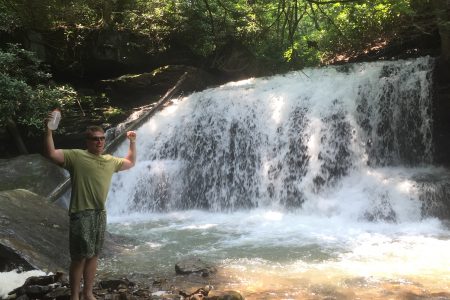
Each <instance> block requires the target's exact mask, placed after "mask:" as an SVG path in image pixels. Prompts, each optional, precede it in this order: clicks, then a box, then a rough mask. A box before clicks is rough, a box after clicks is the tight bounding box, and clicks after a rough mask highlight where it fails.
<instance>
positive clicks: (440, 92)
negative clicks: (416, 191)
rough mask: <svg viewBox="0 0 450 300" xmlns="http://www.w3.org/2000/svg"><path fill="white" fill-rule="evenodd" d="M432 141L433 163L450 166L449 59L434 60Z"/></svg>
mask: <svg viewBox="0 0 450 300" xmlns="http://www.w3.org/2000/svg"><path fill="white" fill-rule="evenodd" d="M433 97H434V106H433V112H432V113H433V141H434V143H435V145H434V149H435V153H434V157H435V163H436V164H438V165H445V166H447V167H450V61H446V60H444V59H443V58H442V57H441V58H438V59H437V61H436V68H435V72H434V93H433Z"/></svg>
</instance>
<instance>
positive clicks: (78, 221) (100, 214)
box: [69, 210, 106, 260]
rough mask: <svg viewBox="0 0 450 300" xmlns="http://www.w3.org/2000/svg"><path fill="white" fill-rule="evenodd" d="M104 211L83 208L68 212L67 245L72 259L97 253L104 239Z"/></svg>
mask: <svg viewBox="0 0 450 300" xmlns="http://www.w3.org/2000/svg"><path fill="white" fill-rule="evenodd" d="M105 230H106V212H105V211H104V210H85V211H81V212H77V213H72V214H70V232H69V245H70V257H71V259H72V260H80V259H83V258H89V257H93V256H97V255H99V253H100V251H101V250H102V247H103V242H104V240H105Z"/></svg>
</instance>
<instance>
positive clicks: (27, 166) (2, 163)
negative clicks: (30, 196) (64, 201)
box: [0, 154, 69, 197]
mask: <svg viewBox="0 0 450 300" xmlns="http://www.w3.org/2000/svg"><path fill="white" fill-rule="evenodd" d="M0 174H2V176H0V191H6V190H14V189H26V190H29V191H31V192H33V193H35V194H38V195H40V196H42V197H47V196H48V195H50V193H51V192H52V191H53V190H54V189H55V188H56V187H57V186H58V185H59V183H61V182H62V181H64V180H65V179H66V178H67V177H68V176H69V173H68V172H67V171H65V170H64V169H62V168H60V167H58V166H57V165H55V164H53V163H52V162H50V161H49V160H48V159H46V158H45V157H43V156H42V155H40V154H31V155H20V156H17V157H15V158H13V159H0Z"/></svg>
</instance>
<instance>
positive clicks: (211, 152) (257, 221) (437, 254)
mask: <svg viewBox="0 0 450 300" xmlns="http://www.w3.org/2000/svg"><path fill="white" fill-rule="evenodd" d="M432 67H433V60H432V59H430V58H420V59H417V60H412V61H397V62H378V63H371V64H357V65H350V66H348V67H346V68H324V69H309V70H304V72H293V73H289V74H286V75H283V76H274V77H270V78H260V79H249V80H245V81H240V82H235V83H229V84H226V85H224V86H221V87H218V88H215V89H210V90H206V91H204V92H201V93H195V94H193V95H191V96H189V97H186V98H183V99H177V100H175V101H174V103H173V104H172V105H171V106H169V107H167V108H165V109H164V110H162V111H161V112H159V113H158V114H156V115H155V116H154V117H152V119H151V120H149V121H148V122H147V123H146V124H144V125H143V126H142V127H141V128H139V129H138V132H137V133H138V143H139V144H138V145H137V148H138V163H137V165H136V167H135V168H133V169H131V170H129V171H126V172H121V173H119V174H117V175H115V177H114V178H113V185H112V189H111V192H110V195H109V200H108V212H109V216H108V217H109V230H110V231H111V232H113V233H116V234H120V235H123V236H125V237H128V238H130V241H129V245H128V250H127V251H125V252H124V253H122V254H118V255H117V257H115V258H114V259H111V260H109V259H108V260H105V261H102V263H101V272H103V273H114V274H125V275H126V274H129V275H131V274H133V276H138V277H139V274H141V275H142V278H146V276H168V277H171V276H174V272H175V271H174V265H175V264H176V263H177V262H178V261H180V260H181V259H183V258H185V257H192V256H194V257H198V258H201V259H202V260H205V261H208V262H211V263H212V264H214V265H216V266H218V270H219V271H218V274H216V275H214V276H212V277H210V278H201V277H200V278H199V277H192V276H191V277H186V276H181V277H175V280H176V281H177V283H178V284H185V285H186V286H195V287H199V285H202V284H207V283H209V282H210V281H211V283H212V284H213V285H215V286H216V287H217V288H220V289H235V290H239V291H241V292H242V294H243V295H245V296H246V297H247V299H323V298H325V297H330V298H329V299H405V298H406V299H414V295H417V297H419V296H420V297H422V296H423V297H425V298H431V297H434V296H436V297H438V296H439V295H440V296H441V297H447V298H450V294H449V293H450V291H449V289H450V286H449V283H450V230H449V227H448V225H446V224H447V223H446V222H448V221H446V220H448V217H449V212H448V208H449V207H448V204H447V203H448V200H447V199H448V198H449V195H448V192H447V191H450V175H449V172H448V171H447V170H445V169H443V168H439V167H437V166H433V164H432V163H433V147H432V145H433V142H432V141H433V136H432V130H431V129H432V114H431V111H432V110H431V103H432V99H431V98H432V93H431V86H432V81H431V78H432V76H431V74H432ZM126 151H127V145H126V144H124V145H123V146H122V147H121V148H120V149H119V150H118V151H117V153H116V154H117V155H124V154H125V153H126ZM439 293H440V294H439ZM445 293H447V294H445ZM408 297H409V298H408Z"/></svg>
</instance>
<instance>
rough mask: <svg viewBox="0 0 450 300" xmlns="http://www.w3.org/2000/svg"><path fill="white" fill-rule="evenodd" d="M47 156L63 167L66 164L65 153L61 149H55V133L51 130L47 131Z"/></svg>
mask: <svg viewBox="0 0 450 300" xmlns="http://www.w3.org/2000/svg"><path fill="white" fill-rule="evenodd" d="M44 146H45V154H46V155H47V157H48V158H50V159H51V160H52V161H53V162H54V163H56V164H58V165H62V164H63V163H64V153H63V151H62V150H61V149H55V144H54V142H53V131H52V130H51V129H48V128H47V130H46V133H45V145H44Z"/></svg>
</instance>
